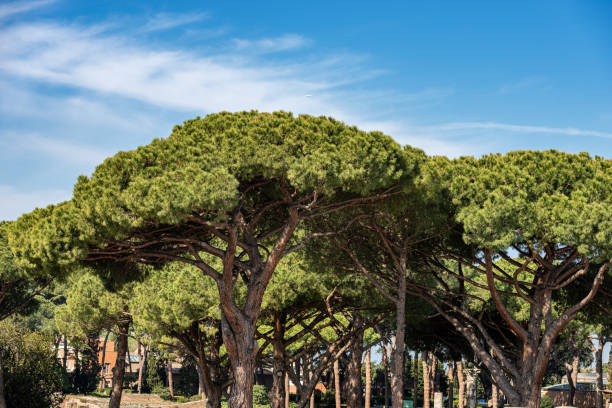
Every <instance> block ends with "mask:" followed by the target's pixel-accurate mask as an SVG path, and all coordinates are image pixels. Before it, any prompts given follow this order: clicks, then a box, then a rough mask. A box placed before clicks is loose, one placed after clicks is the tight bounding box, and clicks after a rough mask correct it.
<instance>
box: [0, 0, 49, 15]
mask: <svg viewBox="0 0 612 408" xmlns="http://www.w3.org/2000/svg"><path fill="white" fill-rule="evenodd" d="M53 2H54V0H37V1H19V2H12V3H5V4H2V5H0V20H2V19H5V18H7V17H10V16H12V15H14V14H21V13H27V12H28V11H31V10H34V9H37V8H40V7H43V6H46V5H48V4H51V3H53Z"/></svg>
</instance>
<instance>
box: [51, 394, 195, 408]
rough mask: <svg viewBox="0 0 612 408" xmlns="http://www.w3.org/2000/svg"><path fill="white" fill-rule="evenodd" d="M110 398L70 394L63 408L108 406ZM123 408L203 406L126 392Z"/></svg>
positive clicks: (99, 407) (189, 407)
mask: <svg viewBox="0 0 612 408" xmlns="http://www.w3.org/2000/svg"><path fill="white" fill-rule="evenodd" d="M108 401H109V399H108V398H98V397H90V396H86V395H69V396H67V397H66V399H65V400H64V402H63V403H62V405H61V407H62V408H107V407H108ZM121 407H122V408H201V407H204V404H202V402H201V401H193V402H185V403H182V404H179V403H177V402H173V401H164V400H163V399H161V398H159V397H158V396H157V395H154V394H132V393H125V394H123V396H122V398H121Z"/></svg>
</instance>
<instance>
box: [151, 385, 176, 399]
mask: <svg viewBox="0 0 612 408" xmlns="http://www.w3.org/2000/svg"><path fill="white" fill-rule="evenodd" d="M151 394H157V395H158V396H159V398H161V399H163V400H166V401H169V400H171V399H172V397H171V396H170V389H169V388H168V387H163V386H156V387H154V388H153V389H152V390H151Z"/></svg>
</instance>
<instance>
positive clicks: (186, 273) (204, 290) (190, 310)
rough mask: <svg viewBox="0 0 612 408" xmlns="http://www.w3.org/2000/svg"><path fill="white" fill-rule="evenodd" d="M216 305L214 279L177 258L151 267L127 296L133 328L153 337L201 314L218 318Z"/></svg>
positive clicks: (159, 337) (177, 328)
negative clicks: (162, 264) (144, 277)
mask: <svg viewBox="0 0 612 408" xmlns="http://www.w3.org/2000/svg"><path fill="white" fill-rule="evenodd" d="M218 305H219V295H218V292H217V287H216V285H215V283H214V281H213V280H212V279H210V278H208V277H206V276H204V275H203V274H202V272H201V271H200V270H199V269H196V268H194V267H192V266H189V265H185V264H182V263H178V262H173V263H169V264H166V265H164V267H162V268H159V269H154V270H151V271H150V272H149V273H148V276H147V277H146V279H144V280H143V281H142V282H140V283H138V284H136V285H135V287H134V290H133V292H132V294H131V296H130V300H129V306H130V310H132V312H133V314H134V325H135V326H136V330H137V331H139V332H143V333H147V334H148V335H149V336H151V337H152V338H153V340H154V341H161V340H162V339H163V338H164V336H169V335H171V332H172V333H176V332H181V331H183V330H185V329H188V328H189V327H190V326H191V325H192V324H193V323H194V322H198V321H200V320H201V319H203V318H204V317H209V318H214V319H220V313H219V308H218Z"/></svg>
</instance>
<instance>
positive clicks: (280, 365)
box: [270, 312, 285, 408]
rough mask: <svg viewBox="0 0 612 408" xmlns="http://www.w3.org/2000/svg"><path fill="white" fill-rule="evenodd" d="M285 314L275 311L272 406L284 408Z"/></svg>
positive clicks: (273, 407)
mask: <svg viewBox="0 0 612 408" xmlns="http://www.w3.org/2000/svg"><path fill="white" fill-rule="evenodd" d="M284 341H285V314H284V313H279V312H276V313H274V338H273V340H272V350H273V362H272V389H270V406H271V407H272V408H283V405H284V403H285V401H284V400H285V389H284V388H285V347H284Z"/></svg>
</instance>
